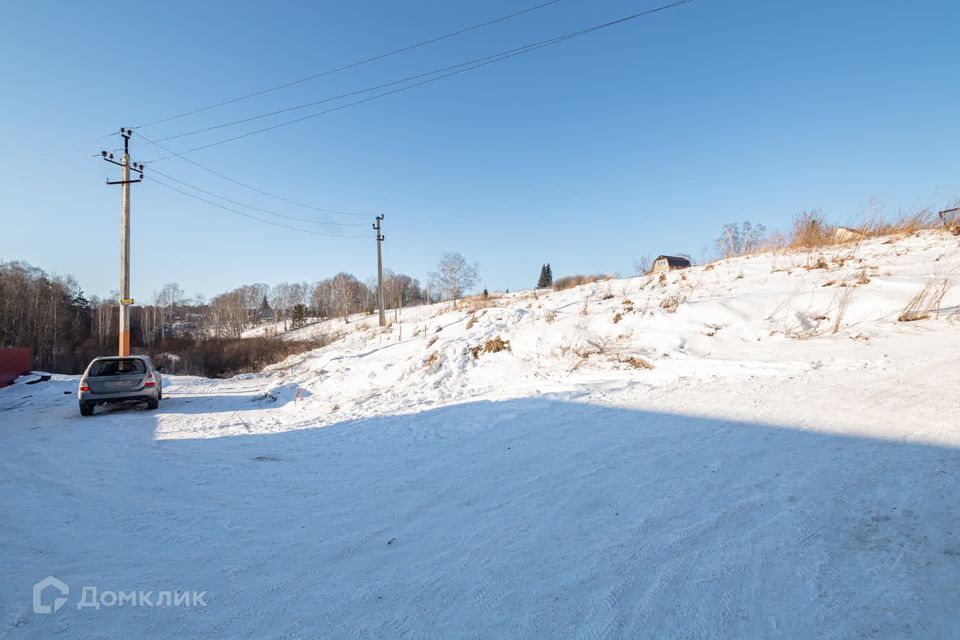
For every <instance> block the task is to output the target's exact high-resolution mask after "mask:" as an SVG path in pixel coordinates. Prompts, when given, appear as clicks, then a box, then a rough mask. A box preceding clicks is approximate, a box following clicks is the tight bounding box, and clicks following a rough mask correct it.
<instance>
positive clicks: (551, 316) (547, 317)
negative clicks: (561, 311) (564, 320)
mask: <svg viewBox="0 0 960 640" xmlns="http://www.w3.org/2000/svg"><path fill="white" fill-rule="evenodd" d="M543 319H544V321H545V322H546V323H547V324H550V323H552V322H554V321H555V320H556V319H557V312H556V311H551V310H550V309H547V310H546V311H545V312H544V313H543Z"/></svg>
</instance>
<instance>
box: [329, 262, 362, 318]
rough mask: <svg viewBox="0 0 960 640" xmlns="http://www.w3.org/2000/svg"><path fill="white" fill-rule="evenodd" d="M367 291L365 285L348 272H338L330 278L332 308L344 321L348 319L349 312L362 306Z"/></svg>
mask: <svg viewBox="0 0 960 640" xmlns="http://www.w3.org/2000/svg"><path fill="white" fill-rule="evenodd" d="M367 293H368V290H367V287H366V285H364V284H363V283H362V282H360V281H359V280H358V279H357V277H356V276H354V275H351V274H349V273H338V274H337V275H335V276H333V278H331V279H330V294H331V301H332V303H333V309H334V311H335V312H336V314H337V315H338V316H340V317H341V318H343V321H344V322H348V321H349V317H350V314H351V313H354V312H356V311H358V310H360V309H362V308H363V306H364V304H365V303H366V298H367Z"/></svg>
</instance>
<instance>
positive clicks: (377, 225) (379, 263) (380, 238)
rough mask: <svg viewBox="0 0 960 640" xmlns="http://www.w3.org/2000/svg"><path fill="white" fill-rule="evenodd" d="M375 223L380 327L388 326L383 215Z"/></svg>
mask: <svg viewBox="0 0 960 640" xmlns="http://www.w3.org/2000/svg"><path fill="white" fill-rule="evenodd" d="M376 220H377V221H376V222H374V223H373V230H374V231H376V232H377V308H378V309H379V310H380V326H381V327H385V326H387V315H386V313H385V312H384V309H383V254H382V253H381V251H380V244H381V243H382V242H383V234H381V233H380V221H381V220H383V214H382V213H381V214H380V215H378V216H377V217H376Z"/></svg>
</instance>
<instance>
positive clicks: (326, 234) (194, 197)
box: [149, 178, 369, 238]
mask: <svg viewBox="0 0 960 640" xmlns="http://www.w3.org/2000/svg"><path fill="white" fill-rule="evenodd" d="M149 182H153V183H155V184H158V185H160V186H162V187H165V188H167V189H170V190H171V191H176V192H177V193H180V194H182V195H185V196H187V197H188V198H193V199H194V200H199V201H200V202H205V203H207V204H209V205H211V206H214V207H217V208H219V209H223V210H224V211H229V212H230V213H234V214H236V215H238V216H243V217H244V218H249V219H251V220H256V221H257V222H263V223H264V224H269V225H272V226H274V227H281V228H283V229H289V230H291V231H296V232H298V233H308V234H310V235H314V236H325V237H328V238H368V237H369V236H366V235H339V234H334V233H321V232H319V231H311V230H310V229H300V228H298V227H292V226H290V225H287V224H283V223H281V222H274V221H273V220H264V219H263V218H258V217H257V216H253V215H250V214H248V213H244V212H243V211H237V210H236V209H234V208H232V207H228V206H226V205H222V204H220V203H219V202H214V201H213V200H207V199H206V198H203V197H201V196H198V195H196V194H193V193H190V192H189V191H184V190H183V189H178V188H177V187H175V186H173V185H170V184H167V183H166V182H163V181H162V180H157V179H156V178H149Z"/></svg>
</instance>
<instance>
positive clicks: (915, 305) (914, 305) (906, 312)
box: [897, 278, 952, 322]
mask: <svg viewBox="0 0 960 640" xmlns="http://www.w3.org/2000/svg"><path fill="white" fill-rule="evenodd" d="M951 284H952V283H951V282H950V280H948V279H947V278H943V279H941V280H939V281H937V280H931V281H929V282H927V284H925V285H924V286H923V289H921V290H920V291H919V292H918V293H917V294H916V295H915V296H913V297H912V298H910V301H909V302H908V303H907V306H906V307H904V308H903V311H901V312H900V316H899V317H898V318H897V320H899V321H900V322H914V321H916V320H926V319H927V318H929V317H930V316H931V315H932V314H934V313H936V317H937V318H939V317H940V305H941V303H942V302H943V297H944V296H945V295H947V291H949V289H950V286H951Z"/></svg>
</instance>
